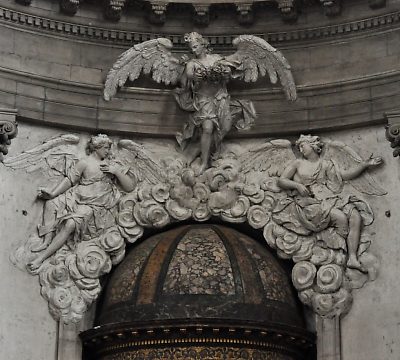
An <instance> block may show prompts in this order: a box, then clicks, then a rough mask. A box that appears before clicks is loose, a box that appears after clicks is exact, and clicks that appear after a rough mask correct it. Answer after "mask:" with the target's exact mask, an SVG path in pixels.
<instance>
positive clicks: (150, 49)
mask: <svg viewBox="0 0 400 360" xmlns="http://www.w3.org/2000/svg"><path fill="white" fill-rule="evenodd" d="M185 41H186V42H187V43H188V45H189V47H190V49H191V51H192V53H193V54H194V57H195V58H193V59H190V60H189V59H188V58H187V57H183V58H182V59H178V58H176V57H174V56H173V55H172V54H171V51H170V50H171V49H172V43H171V41H170V40H169V39H166V38H158V39H154V40H149V41H145V42H143V43H140V44H138V45H135V46H133V47H132V48H130V49H129V50H127V51H126V52H124V53H123V54H122V55H121V56H120V57H119V59H118V60H117V62H116V63H115V64H114V65H113V67H112V69H111V70H110V72H109V73H108V76H107V80H106V83H105V89H104V98H105V99H106V100H110V99H111V97H112V96H113V95H115V93H116V92H117V89H118V87H119V86H123V85H124V84H125V82H126V81H127V80H128V78H129V80H130V81H134V80H136V79H137V78H138V77H139V76H140V74H141V72H143V73H144V74H151V75H152V77H153V79H154V80H155V81H157V82H158V83H164V84H166V85H170V84H171V85H175V84H179V87H178V88H177V89H176V91H175V99H176V101H177V103H178V105H179V106H180V107H181V108H182V109H183V110H185V111H188V112H190V113H191V114H190V117H189V119H188V121H187V122H186V124H185V125H184V128H183V131H182V133H179V134H178V135H177V141H178V143H179V144H180V146H181V147H182V149H185V148H186V147H187V146H188V145H189V144H190V143H192V146H190V147H189V148H188V153H187V156H188V164H191V163H192V162H193V161H194V160H195V159H196V158H197V157H198V156H200V159H201V163H200V168H199V169H198V172H199V173H201V172H203V171H204V170H205V169H206V168H207V166H208V162H209V160H210V155H211V151H213V152H214V153H217V152H218V151H219V148H220V145H221V142H222V139H223V138H224V137H225V135H226V134H227V133H228V132H229V131H230V130H231V128H232V127H233V126H234V127H236V128H237V129H247V128H249V127H250V126H251V125H252V124H253V123H254V120H255V118H256V112H255V109H254V106H253V104H252V103H251V101H248V100H233V99H231V98H230V96H229V94H228V91H227V87H226V86H227V83H228V82H229V80H230V79H233V78H235V79H242V80H244V81H246V82H255V81H257V79H258V78H259V77H260V76H265V75H266V74H267V73H268V75H269V78H270V80H271V82H272V83H273V84H275V83H276V82H277V80H278V78H279V80H280V82H281V84H282V87H283V90H284V92H285V94H286V97H287V98H288V100H295V99H296V86H295V83H294V80H293V76H292V73H291V71H290V65H289V64H288V62H287V60H286V59H285V57H284V56H283V55H282V54H281V53H280V52H279V51H278V50H276V49H275V48H274V47H272V46H271V45H270V44H268V43H267V42H266V41H265V40H263V39H261V38H259V37H257V36H253V35H241V36H238V37H237V38H236V39H235V40H234V41H233V45H234V46H236V47H237V49H238V50H237V51H236V52H235V53H234V54H232V55H229V56H221V55H218V54H212V53H211V50H210V48H209V42H208V40H207V39H205V38H204V37H202V36H201V35H200V34H198V33H196V32H192V33H189V34H186V35H185ZM198 140H200V144H198V142H199V141H198ZM199 145H200V146H199Z"/></svg>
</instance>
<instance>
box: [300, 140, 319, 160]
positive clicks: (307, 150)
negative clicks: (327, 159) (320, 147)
mask: <svg viewBox="0 0 400 360" xmlns="http://www.w3.org/2000/svg"><path fill="white" fill-rule="evenodd" d="M299 150H300V152H301V153H302V155H303V156H304V157H305V158H306V159H307V158H308V157H309V156H310V155H312V154H314V153H315V151H314V149H313V147H312V146H311V145H310V143H308V142H306V141H304V142H301V143H300V144H299Z"/></svg>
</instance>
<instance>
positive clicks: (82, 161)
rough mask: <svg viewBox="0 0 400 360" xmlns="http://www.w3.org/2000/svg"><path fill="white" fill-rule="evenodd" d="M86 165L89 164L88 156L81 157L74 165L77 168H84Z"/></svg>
mask: <svg viewBox="0 0 400 360" xmlns="http://www.w3.org/2000/svg"><path fill="white" fill-rule="evenodd" d="M88 165H89V161H88V158H87V157H83V158H80V159H79V160H78V161H77V162H76V164H75V167H76V169H77V170H85V169H86V168H87V167H88Z"/></svg>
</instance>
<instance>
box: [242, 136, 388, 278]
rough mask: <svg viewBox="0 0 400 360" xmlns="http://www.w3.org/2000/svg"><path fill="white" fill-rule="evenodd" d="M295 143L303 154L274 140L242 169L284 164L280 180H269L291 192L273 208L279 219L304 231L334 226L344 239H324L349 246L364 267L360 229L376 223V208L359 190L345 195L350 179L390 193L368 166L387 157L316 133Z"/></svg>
mask: <svg viewBox="0 0 400 360" xmlns="http://www.w3.org/2000/svg"><path fill="white" fill-rule="evenodd" d="M296 147H297V148H298V150H299V152H300V155H301V156H300V157H296V155H295V153H294V152H293V151H292V149H291V146H290V142H289V141H285V140H272V141H271V142H268V143H267V144H265V145H263V146H261V147H258V148H257V149H256V150H255V151H250V153H247V154H245V155H244V158H243V159H242V163H243V171H244V172H249V171H250V170H258V171H265V170H271V171H272V172H274V170H273V169H275V170H278V169H279V167H280V168H281V169H282V168H283V171H282V170H280V171H279V170H278V171H279V174H278V177H277V178H276V179H277V181H276V182H275V183H274V184H272V185H273V186H271V184H270V186H269V188H270V189H271V190H272V191H273V192H279V190H284V191H286V192H287V194H288V196H285V197H283V198H280V199H278V201H277V203H276V204H275V206H274V209H273V210H272V219H273V220H274V221H275V223H277V224H279V225H281V226H283V227H285V228H286V229H288V230H290V231H293V232H294V233H296V234H297V235H302V236H307V235H310V234H318V233H319V234H321V232H323V231H324V230H327V229H328V228H333V229H334V230H335V231H336V233H337V234H338V235H339V237H340V239H342V241H337V238H336V240H333V239H331V240H330V239H329V238H328V239H327V238H325V239H323V240H324V241H325V242H328V247H331V248H333V249H339V248H343V249H347V254H348V259H347V266H348V267H349V268H353V269H357V270H360V271H363V270H364V269H363V266H362V264H361V263H360V261H359V259H358V256H357V253H358V248H359V244H360V239H361V230H362V227H363V225H369V224H371V223H372V221H373V214H372V210H371V209H370V207H369V205H368V204H366V203H365V202H364V201H363V200H361V199H359V198H358V197H357V196H355V195H351V196H347V197H345V196H343V187H344V183H345V182H346V181H349V182H350V184H351V185H352V186H353V187H354V188H355V189H356V190H358V191H360V192H361V193H364V194H369V195H384V194H386V192H385V190H383V189H381V188H380V187H379V185H378V184H377V183H376V182H375V180H374V179H373V178H372V177H371V175H369V173H368V171H366V170H368V169H370V168H373V167H376V166H378V165H380V164H382V162H383V161H382V158H380V157H371V158H370V159H368V160H362V159H361V158H360V156H359V155H358V154H357V153H355V152H354V150H352V149H351V148H350V147H349V146H347V145H345V144H344V143H342V142H339V141H326V142H322V141H321V140H320V138H319V137H318V136H311V135H301V136H300V137H299V139H298V140H297V141H296ZM338 164H340V166H339V165H338ZM274 175H276V173H275V174H274ZM330 234H331V235H332V233H330ZM342 242H343V243H342ZM345 245H347V246H345Z"/></svg>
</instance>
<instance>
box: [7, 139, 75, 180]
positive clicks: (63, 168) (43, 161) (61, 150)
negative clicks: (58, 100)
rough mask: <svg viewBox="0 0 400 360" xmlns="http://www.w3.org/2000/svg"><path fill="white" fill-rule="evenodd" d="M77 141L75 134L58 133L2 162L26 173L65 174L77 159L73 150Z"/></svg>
mask: <svg viewBox="0 0 400 360" xmlns="http://www.w3.org/2000/svg"><path fill="white" fill-rule="evenodd" d="M78 143H79V137H78V136H76V135H72V134H67V135H60V136H57V137H55V138H52V139H50V140H47V141H45V142H43V143H42V144H40V145H38V146H36V147H34V148H33V149H30V150H26V151H24V152H22V153H21V154H19V155H16V156H14V157H8V158H6V159H5V160H4V162H3V164H4V165H5V166H6V167H8V168H11V169H14V170H24V171H26V172H28V173H31V172H36V171H41V172H42V173H46V174H47V175H48V176H49V177H53V176H59V175H62V176H66V175H67V173H68V170H69V168H70V167H71V166H72V164H73V163H74V161H76V160H77V156H76V155H75V152H76V145H77V144H78Z"/></svg>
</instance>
